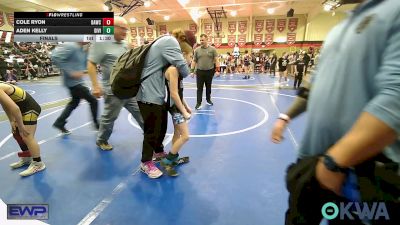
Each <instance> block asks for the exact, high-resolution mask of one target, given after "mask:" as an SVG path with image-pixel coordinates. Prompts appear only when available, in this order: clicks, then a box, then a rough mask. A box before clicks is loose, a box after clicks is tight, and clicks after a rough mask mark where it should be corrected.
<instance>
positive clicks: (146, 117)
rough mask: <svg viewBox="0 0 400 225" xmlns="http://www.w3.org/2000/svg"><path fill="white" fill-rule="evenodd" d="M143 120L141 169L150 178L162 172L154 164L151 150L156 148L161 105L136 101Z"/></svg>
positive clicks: (156, 176)
mask: <svg viewBox="0 0 400 225" xmlns="http://www.w3.org/2000/svg"><path fill="white" fill-rule="evenodd" d="M138 105H139V109H140V113H141V115H142V118H143V122H144V126H143V128H144V130H143V132H144V138H143V146H142V159H141V161H142V163H141V170H142V171H143V172H145V173H146V174H147V175H148V176H149V177H150V178H158V177H160V176H161V175H162V172H161V171H160V170H159V169H158V168H157V167H156V166H155V165H154V163H153V161H152V158H153V152H155V150H156V148H158V147H159V146H158V139H159V135H160V131H161V124H162V121H161V119H162V106H159V105H154V104H145V103H142V102H138Z"/></svg>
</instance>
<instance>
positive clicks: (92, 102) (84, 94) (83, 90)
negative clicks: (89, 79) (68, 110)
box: [78, 85, 99, 130]
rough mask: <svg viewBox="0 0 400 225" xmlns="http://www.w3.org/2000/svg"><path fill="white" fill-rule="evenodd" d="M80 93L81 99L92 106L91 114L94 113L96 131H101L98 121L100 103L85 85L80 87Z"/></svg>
mask: <svg viewBox="0 0 400 225" xmlns="http://www.w3.org/2000/svg"><path fill="white" fill-rule="evenodd" d="M78 88H79V92H80V95H81V98H83V99H85V100H86V101H87V102H89V105H90V112H91V113H92V119H93V123H94V125H95V127H96V129H97V130H98V129H99V122H98V121H97V114H98V102H97V99H96V97H94V96H93V95H92V94H91V93H90V91H89V88H87V87H86V86H83V85H78Z"/></svg>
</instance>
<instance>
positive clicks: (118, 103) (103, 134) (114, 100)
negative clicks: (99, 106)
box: [97, 94, 143, 141]
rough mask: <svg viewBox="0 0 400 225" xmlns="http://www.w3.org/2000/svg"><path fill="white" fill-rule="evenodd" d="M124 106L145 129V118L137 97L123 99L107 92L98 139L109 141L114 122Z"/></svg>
mask: <svg viewBox="0 0 400 225" xmlns="http://www.w3.org/2000/svg"><path fill="white" fill-rule="evenodd" d="M122 107H125V109H127V110H128V112H130V113H131V114H132V116H133V118H135V120H136V122H137V123H138V124H139V126H140V127H141V128H142V130H143V119H142V115H141V114H140V110H139V106H138V103H137V101H136V98H131V99H124V100H121V99H119V98H118V97H116V96H114V95H112V94H106V95H104V112H103V114H102V115H101V120H100V129H99V133H98V134H97V141H108V139H109V138H110V136H111V133H112V130H113V127H114V122H115V120H116V119H117V118H118V115H119V113H120V111H121V109H122Z"/></svg>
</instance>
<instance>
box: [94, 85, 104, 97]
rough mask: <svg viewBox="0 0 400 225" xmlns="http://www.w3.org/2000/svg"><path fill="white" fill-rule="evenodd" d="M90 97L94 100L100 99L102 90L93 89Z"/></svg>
mask: <svg viewBox="0 0 400 225" xmlns="http://www.w3.org/2000/svg"><path fill="white" fill-rule="evenodd" d="M92 95H93V96H94V97H96V98H100V97H101V96H102V95H103V89H102V88H101V87H100V86H95V87H93V89H92Z"/></svg>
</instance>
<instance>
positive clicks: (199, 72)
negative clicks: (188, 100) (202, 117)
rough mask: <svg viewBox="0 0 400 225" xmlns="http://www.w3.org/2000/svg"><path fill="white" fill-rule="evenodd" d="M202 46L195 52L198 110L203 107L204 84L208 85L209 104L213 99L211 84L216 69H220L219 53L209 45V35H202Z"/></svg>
mask: <svg viewBox="0 0 400 225" xmlns="http://www.w3.org/2000/svg"><path fill="white" fill-rule="evenodd" d="M200 44H201V46H200V47H198V48H196V50H195V51H194V54H193V62H192V71H193V70H194V68H196V83H197V104H196V107H195V108H196V110H197V109H200V108H201V102H202V98H203V86H204V84H205V85H206V100H207V104H208V105H213V102H212V101H211V84H212V79H213V77H214V73H215V71H217V73H218V71H219V63H218V54H217V50H215V48H214V47H212V46H210V45H208V43H207V35H206V34H201V35H200Z"/></svg>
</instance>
